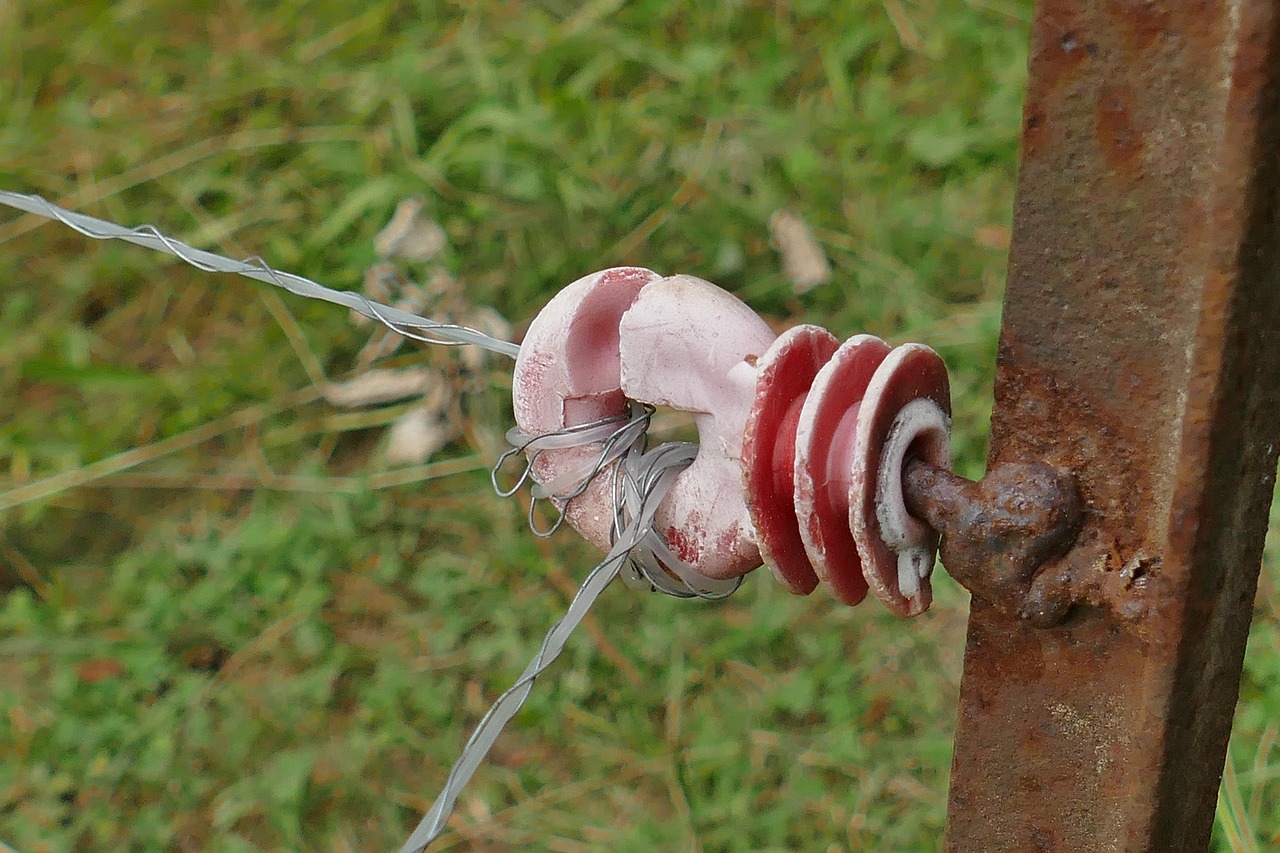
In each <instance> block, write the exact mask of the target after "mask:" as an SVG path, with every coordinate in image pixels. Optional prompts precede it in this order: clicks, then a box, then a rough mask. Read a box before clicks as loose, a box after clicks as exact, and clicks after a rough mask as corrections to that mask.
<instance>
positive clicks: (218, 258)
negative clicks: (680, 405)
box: [0, 190, 742, 853]
mask: <svg viewBox="0 0 1280 853" xmlns="http://www.w3.org/2000/svg"><path fill="white" fill-rule="evenodd" d="M0 204H4V205H7V206H9V207H13V208H16V209H18V210H23V211H26V212H28V213H33V214H36V215H37V216H44V217H46V218H48V219H53V220H56V221H58V222H61V223H63V224H64V225H66V226H68V227H70V228H72V229H74V230H75V231H78V232H79V233H81V234H83V235H85V236H86V237H91V238H93V239H95V240H123V241H126V242H129V243H133V244H136V245H139V246H143V247H146V248H148V249H152V250H155V251H158V252H164V253H165V254H169V255H172V256H174V257H176V258H178V259H179V260H182V261H184V262H186V263H188V264H190V265H191V266H193V267H195V268H197V269H200V270H203V271H205V272H217V273H234V274H236V275H242V276H245V277H247V278H251V279H255V280H257V281H261V282H265V283H267V284H272V285H275V286H276V287H280V288H283V289H285V290H287V291H289V292H290V293H294V294H297V295H299V296H305V297H307V298H310V299H320V300H324V301H326V302H331V303H334V304H336V305H341V306H343V307H345V308H349V309H351V310H353V311H356V312H359V313H360V314H363V315H364V316H366V317H370V318H371V319H374V320H377V321H378V322H380V323H382V324H383V325H385V326H386V327H387V328H388V329H390V330H391V331H393V332H396V333H397V334H400V335H404V336H405V337H409V338H413V339H415V340H419V341H422V342H424V343H429V344H435V345H440V346H461V345H464V344H472V345H475V346H479V347H482V348H484V349H487V350H489V351H491V352H496V353H501V354H503V355H507V356H510V357H512V358H515V357H516V356H518V355H519V352H520V348H519V346H517V345H516V344H514V343H511V342H509V341H503V340H499V339H497V338H494V337H491V336H490V335H487V334H485V333H484V332H481V331H479V330H477V329H472V328H469V327H467V326H462V325H458V324H454V323H439V322H436V321H434V320H429V319H427V318H425V317H419V316H417V315H415V314H411V313H409V312H407V311H403V310H401V309H398V308H393V307H391V306H388V305H382V304H380V303H378V302H374V301H372V300H370V299H369V298H367V297H366V296H364V295H362V294H359V293H355V292H353V291H345V290H343V291H340V290H333V289H330V288H328V287H325V286H324V285H321V284H318V283H317V282H314V281H312V280H311V279H308V278H303V277H302V276H298V275H294V274H293V273H288V272H283V271H281V270H277V269H273V268H272V267H271V266H269V265H268V264H267V263H266V262H265V261H263V260H262V259H261V258H258V257H252V258H247V259H245V260H242V261H236V260H233V259H231V258H227V257H224V256H222V255H218V254H215V253H213V252H209V251H205V250H203V249H196V248H193V247H192V246H189V245H187V244H186V243H183V242H181V241H179V240H175V239H173V238H172V237H168V236H166V235H165V234H163V233H161V232H160V231H159V230H158V229H157V228H156V227H155V226H152V225H140V226H137V227H134V228H125V227H123V226H120V225H116V224H114V223H111V222H107V221H106V220H102V219H98V218H96V217H92V216H87V215H85V214H82V213H76V212H75V211H71V210H67V209H65V208H62V207H59V206H58V205H56V204H53V203H52V202H50V201H47V200H46V199H44V198H42V197H40V196H38V195H24V194H22V193H15V192H9V191H7V190H0ZM652 415H653V409H652V407H650V406H646V405H643V404H640V403H633V404H632V405H631V407H630V408H629V410H628V411H627V412H626V413H624V414H621V415H618V416H615V417H612V418H604V419H602V420H599V421H593V422H591V423H588V424H582V425H580V426H573V427H567V428H565V429H562V430H558V431H556V432H552V433H547V434H544V435H536V436H530V435H525V434H523V433H521V432H520V431H519V430H518V429H513V430H511V431H510V432H509V433H508V436H507V438H508V441H509V442H510V443H511V444H512V448H511V450H509V451H507V452H506V453H504V454H503V455H502V456H501V457H500V458H499V459H498V461H497V463H496V464H495V465H494V467H493V469H492V470H491V472H490V477H491V480H492V482H493V487H494V489H495V490H496V491H497V492H498V494H500V495H502V496H504V497H507V496H510V495H513V494H515V492H516V491H518V490H519V489H520V488H521V487H522V486H523V485H524V484H525V483H527V482H529V481H530V479H531V477H532V471H533V465H534V463H535V462H536V460H537V458H538V457H539V456H540V455H541V454H542V453H543V452H545V451H548V450H553V449H560V448H567V447H582V446H590V445H593V444H599V446H600V449H599V455H598V456H597V457H596V458H595V461H594V462H593V463H592V464H591V465H590V466H588V467H587V468H586V469H584V470H581V471H572V472H568V473H566V474H564V475H561V476H560V477H558V478H556V479H555V480H554V481H548V482H543V483H536V482H535V483H534V485H533V488H532V490H531V492H532V501H531V502H530V510H529V526H530V529H531V530H533V532H534V533H535V534H536V535H538V536H549V535H551V534H552V533H554V532H555V531H556V530H557V529H559V528H560V526H561V525H562V524H563V522H564V510H565V507H566V506H567V504H568V503H569V501H571V500H573V499H575V498H577V497H580V496H581V495H582V494H584V493H585V492H586V490H587V488H588V487H589V486H590V484H591V483H592V482H593V481H594V480H595V479H596V478H597V477H599V476H601V475H602V474H604V473H605V472H606V471H612V477H613V504H614V506H613V510H614V512H613V516H614V517H613V523H612V528H611V537H612V540H613V541H612V547H610V549H609V552H608V554H607V555H606V556H605V558H604V559H603V560H602V561H601V562H600V563H599V564H598V565H597V566H596V567H595V568H594V569H592V570H591V572H590V573H589V574H588V575H587V577H586V579H585V580H584V581H583V584H582V586H581V587H580V588H579V590H578V592H577V594H576V595H575V596H574V598H573V601H572V602H570V604H569V609H568V611H567V612H566V613H565V615H564V617H563V618H562V619H560V621H558V622H557V623H556V624H555V625H554V626H553V627H552V628H551V630H550V631H548V632H547V635H546V637H545V638H544V639H543V641H542V645H541V647H540V648H539V649H538V652H537V654H536V655H534V658H533V660H531V661H530V662H529V665H528V666H527V667H526V668H525V670H524V672H523V673H522V674H521V676H520V677H519V678H518V679H517V680H516V682H515V684H513V685H512V686H511V687H510V688H509V689H508V690H507V691H506V692H504V693H503V694H502V695H501V696H499V697H498V699H497V701H496V702H494V704H493V707H491V708H490V709H489V711H488V713H486V714H485V716H484V717H483V718H482V719H481V720H480V723H479V724H478V725H477V726H476V729H475V731H474V732H473V733H472V735H471V737H470V739H469V740H468V741H467V743H466V746H464V747H463V750H462V754H461V755H460V756H459V757H458V760H457V762H456V763H455V764H454V766H453V768H452V769H451V770H450V772H449V776H448V778H447V779H446V780H445V784H444V787H443V789H442V790H441V791H440V794H439V795H438V796H437V797H436V800H435V802H434V803H433V805H432V807H431V809H430V810H429V811H428V812H427V814H426V815H425V816H424V817H423V818H422V820H421V822H420V823H419V824H418V826H417V828H416V829H415V830H414V832H413V834H412V835H411V836H410V838H409V840H408V841H407V842H406V843H405V845H404V847H403V848H402V853H417V851H421V850H423V849H425V847H426V846H427V845H429V844H430V843H431V842H432V841H434V840H435V839H437V838H438V837H439V836H440V835H441V833H442V832H443V831H444V828H445V824H446V822H447V821H448V819H449V816H450V815H451V814H452V813H453V809H454V805H455V804H456V802H457V799H458V795H459V794H460V792H461V790H462V788H463V787H464V786H465V785H466V784H467V782H468V781H470V779H471V777H472V776H473V775H474V774H475V772H476V770H477V769H478V768H479V766H480V763H481V762H482V761H483V760H484V758H485V756H486V755H488V753H489V750H490V749H491V748H492V746H493V744H494V742H495V741H496V740H497V738H498V736H499V735H500V734H501V732H502V730H503V728H504V727H505V726H506V724H507V723H508V722H510V720H511V719H512V718H513V717H514V716H515V715H516V714H517V713H518V712H519V710H520V708H521V707H522V706H523V705H524V702H525V700H526V699H527V698H528V696H529V692H530V690H531V689H532V687H533V682H534V680H535V679H536V678H537V677H538V676H539V675H541V674H542V673H543V672H545V671H546V670H547V668H548V667H549V666H551V664H552V663H554V662H555V660H556V658H558V657H559V656H560V653H561V652H562V651H563V650H564V647H565V644H566V643H567V642H568V640H569V637H570V635H572V633H573V631H574V629H576V628H577V627H578V625H579V624H580V623H581V622H582V620H583V618H584V617H585V616H586V614H587V612H588V610H589V609H590V608H591V606H592V604H594V603H595V601H596V599H598V598H599V597H600V595H601V593H603V592H604V590H605V588H606V587H608V585H609V584H610V583H611V582H612V581H613V580H614V578H617V577H619V576H620V575H621V576H622V577H623V579H624V581H626V582H627V583H628V585H630V586H636V587H640V588H647V589H649V590H653V591H657V592H662V593H665V594H667V595H672V596H676V597H679V598H704V599H710V600H718V599H721V598H725V597H726V596H728V595H731V594H732V593H733V592H734V591H735V590H737V589H738V587H739V586H741V584H742V579H741V578H737V579H734V580H731V581H718V580H713V579H710V578H706V577H703V576H702V575H699V574H698V573H697V572H696V571H695V570H694V569H693V568H692V567H691V566H689V565H687V564H686V563H685V562H684V561H683V560H681V559H679V558H678V557H677V556H676V555H675V554H674V553H673V552H672V551H671V549H670V548H669V547H668V546H667V544H666V542H665V541H664V540H663V539H662V537H661V536H660V535H659V534H658V532H657V531H656V529H655V528H654V526H653V519H654V515H655V513H656V512H657V510H658V507H659V506H660V505H661V503H662V501H663V499H664V498H665V497H666V495H667V493H668V492H670V490H671V488H672V486H674V484H675V481H676V479H677V478H678V477H679V475H680V472H681V471H683V470H684V469H685V468H687V467H688V466H689V464H690V463H692V461H693V459H694V457H695V456H696V455H697V445H695V444H688V443H685V442H672V443H667V444H663V445H660V446H659V447H657V448H654V449H653V450H646V435H647V431H648V427H649V422H650V419H651V417H652ZM521 453H524V454H525V455H526V457H527V463H526V465H525V467H524V470H523V471H522V473H521V474H520V476H519V478H518V479H517V480H516V483H515V485H514V486H511V487H509V488H503V487H502V486H500V485H499V483H498V475H499V471H500V470H501V468H502V467H503V465H504V463H506V462H507V461H508V460H510V459H511V458H513V457H514V456H517V455H519V454H521ZM542 499H550V500H551V501H552V502H553V504H555V505H556V507H557V510H558V515H557V519H556V521H555V523H554V524H553V525H552V527H551V528H550V529H542V528H539V527H538V526H537V524H536V523H535V522H534V507H535V506H536V504H537V502H538V501H539V500H542ZM0 847H3V845H2V844H0Z"/></svg>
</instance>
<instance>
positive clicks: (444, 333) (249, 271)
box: [0, 190, 520, 358]
mask: <svg viewBox="0 0 1280 853" xmlns="http://www.w3.org/2000/svg"><path fill="white" fill-rule="evenodd" d="M0 204H4V205H7V206H9V207H13V208H17V209H18V210H24V211H26V212H27V213H34V214H35V215H37V216H43V217H45V218H47V219H52V220H56V221H57V222H61V223H62V224H63V225H66V226H67V227H69V228H72V229H74V230H75V231H78V232H80V233H81V234H83V235H85V236H86V237H92V238H93V239H94V240H124V241H125V242H127V243H133V244H135V245H138V246H144V247H146V248H148V249H152V250H154V251H157V252H163V253H165V254H167V255H173V256H174V257H175V258H178V259H179V260H181V261H185V262H186V263H188V264H190V265H191V266H193V267H195V268H196V269H198V270H203V271H204V272H216V273H234V274H236V275H242V276H245V277H246V278H252V279H254V280H256V281H262V282H266V283H267V284H273V285H275V286H276V287H280V288H283V289H285V290H287V291H289V292H290V293H293V294H296V295H298V296H305V297H307V298H309V299H320V300H323V301H325V302H332V303H333V304H335V305H341V306H343V307H345V308H350V309H351V310H352V311H356V312H358V313H360V314H363V315H364V316H366V317H369V318H371V319H374V320H377V321H378V322H379V323H382V324H383V325H384V326H386V327H387V328H388V329H390V330H391V331H393V332H396V333H397V334H401V335H404V336H405V337H407V338H413V339H414V340H417V341H422V342H423V343H428V344H436V345H438V346H461V345H463V344H473V345H475V346H478V347H481V348H483V349H487V350H489V351H490V352H496V353H501V354H502V355H506V356H510V357H511V358H515V357H516V356H517V355H519V354H520V347H519V346H517V345H516V344H513V343H511V342H510V341H503V340H499V339H497V338H494V337H491V336H490V335H486V334H485V333H484V332H481V331H480V330H478V329H472V328H470V327H468V326H462V325H458V324H457V323H440V322H437V321H435V320H429V319H427V318H426V317H419V316H418V315H416V314H411V313H409V312H408V311H403V310H401V309H399V308H393V307H391V306H390V305H383V304H381V303H378V302H374V301H373V300H371V299H369V298H368V297H366V296H364V295H363V294H360V293H356V292H354V291H351V290H333V289H331V288H328V287H325V286H324V285H322V284H319V283H317V282H314V281H312V280H311V279H309V278H303V277H302V276H300V275H294V274H293V273H289V272H284V271H282V270H277V269H273V268H272V267H271V266H270V265H268V264H267V263H266V261H264V260H262V258H259V257H252V258H246V259H244V260H242V261H237V260H233V259H231V258H228V257H224V256H223V255H219V254H215V253H214V252H208V251H205V250H204V249H196V248H194V247H192V246H188V245H187V244H186V243H183V242H182V241H181V240H175V239H174V238H172V237H168V236H166V235H165V234H162V233H161V232H160V230H159V229H157V228H156V227H155V226H154V225H139V226H137V227H134V228H125V227H124V226H122V225H116V224H115V223H112V222H107V221H106V220H105V219H98V218H97V217H94V216H86V215H85V214H83V213H76V212H75V211H73V210H67V209H66V208H62V207H59V206H58V205H56V204H54V203H53V202H51V201H48V200H47V199H44V198H42V197H41V196H38V195H24V194H22V193H15V192H10V191H8V190H0Z"/></svg>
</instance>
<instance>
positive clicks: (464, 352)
mask: <svg viewBox="0 0 1280 853" xmlns="http://www.w3.org/2000/svg"><path fill="white" fill-rule="evenodd" d="M463 322H464V323H465V324H466V325H468V326H470V327H471V328H473V329H475V330H476V331H478V332H484V333H485V334H486V335H489V336H490V337H493V338H497V339H499V340H502V341H509V340H511V332H512V329H511V321H510V320H508V319H507V318H506V317H503V316H502V315H501V314H499V313H498V312H497V311H496V310H495V309H493V308H490V307H489V306H488V305H478V306H476V307H474V308H472V309H471V311H470V312H469V313H468V314H467V316H466V317H465V318H464V320H463ZM459 355H460V356H461V358H462V366H463V368H464V369H465V370H466V371H467V372H468V373H470V374H472V375H473V376H474V375H478V374H479V373H480V372H481V371H483V370H484V366H485V362H486V361H487V360H488V357H489V353H487V352H485V351H484V350H482V349H481V348H480V347H462V349H461V352H460V353H459Z"/></svg>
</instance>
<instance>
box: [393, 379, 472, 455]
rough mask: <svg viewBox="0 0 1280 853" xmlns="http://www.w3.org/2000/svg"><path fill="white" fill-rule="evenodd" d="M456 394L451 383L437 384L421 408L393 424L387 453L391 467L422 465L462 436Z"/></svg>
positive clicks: (414, 409) (423, 401) (405, 414)
mask: <svg viewBox="0 0 1280 853" xmlns="http://www.w3.org/2000/svg"><path fill="white" fill-rule="evenodd" d="M454 393H455V392H454V389H453V388H451V387H449V386H448V385H447V384H445V383H443V382H437V383H435V384H433V385H432V387H431V388H430V389H428V392H427V394H426V396H425V397H423V400H422V403H421V404H420V405H417V406H414V407H413V408H412V409H410V410H409V411H407V412H405V413H404V414H403V415H401V416H400V417H399V418H397V419H396V421H395V422H394V423H393V424H391V428H390V429H388V430H387V445H386V451H385V453H384V458H385V460H386V463H387V464H388V465H421V464H422V463H424V462H427V461H428V460H430V459H431V457H432V456H433V455H435V453H436V452H437V451H438V450H440V449H441V448H443V447H444V446H445V445H447V444H448V443H449V442H451V441H454V440H456V439H458V438H461V437H462V435H463V432H464V430H463V425H462V418H461V417H460V412H459V409H458V407H457V406H456V405H455V404H454V403H455V401H454V399H453V394H454Z"/></svg>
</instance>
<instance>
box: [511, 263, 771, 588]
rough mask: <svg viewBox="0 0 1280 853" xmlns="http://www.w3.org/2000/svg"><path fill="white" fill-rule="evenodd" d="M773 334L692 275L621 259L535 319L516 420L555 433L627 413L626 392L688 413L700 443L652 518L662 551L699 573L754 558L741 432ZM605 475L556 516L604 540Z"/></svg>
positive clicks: (590, 451) (585, 453)
mask: <svg viewBox="0 0 1280 853" xmlns="http://www.w3.org/2000/svg"><path fill="white" fill-rule="evenodd" d="M774 337H775V336H774V334H773V331H772V330H771V329H770V328H769V327H768V325H767V324H766V323H765V322H764V321H763V320H761V319H760V318H759V317H758V316H757V315H756V314H755V312H754V311H752V310H751V309H750V308H749V307H747V306H746V305H745V304H744V303H743V302H742V301H741V300H739V299H738V298H737V297H735V296H733V295H732V294H730V293H727V292H726V291H724V290H721V289H720V288H718V287H716V286H715V285H713V284H711V283H710V282H707V281H703V280H702V279H699V278H694V277H693V276H685V275H677V276H671V277H669V278H663V277H661V276H659V275H657V274H656V273H654V272H651V271H649V270H644V269H639V268H634V267H624V268H619V269H613V270H605V271H603V272H599V273H594V274H592V275H589V276H586V277H585V278H582V279H579V280H578V281H576V282H574V283H573V284H571V285H569V286H568V287H567V288H565V289H564V290H562V291H561V292H560V293H559V294H558V295H557V296H556V297H555V298H554V299H553V300H552V301H551V302H550V303H548V304H547V306H546V308H544V309H543V310H542V312H541V313H539V315H538V316H537V318H535V320H534V322H533V324H532V325H531V326H530V327H529V333H528V334H527V335H526V336H525V340H524V342H523V343H522V344H521V347H520V356H519V358H518V359H517V361H516V369H515V378H514V382H513V394H512V396H513V401H514V406H515V414H516V423H517V424H518V425H519V427H520V429H521V431H523V432H525V433H526V434H531V435H533V434H541V433H547V432H554V431H556V430H559V429H562V428H563V427H565V426H571V425H575V424H581V423H586V422H588V421H591V420H595V419H598V418H601V417H606V416H609V415H616V414H621V413H623V412H625V411H626V406H627V401H628V400H637V401H640V402H643V403H650V404H653V405H657V406H667V407H669V408H673V409H678V410H681V411H686V412H692V413H693V415H694V421H695V423H696V424H697V427H698V439H699V450H698V456H697V458H696V459H695V460H694V462H693V463H692V464H691V465H690V466H689V468H688V469H686V470H685V471H684V472H683V473H682V474H681V475H680V477H679V479H678V480H677V481H676V484H675V486H674V487H673V489H672V491H671V493H670V494H669V495H668V496H667V498H666V500H664V501H663V503H662V505H661V507H660V508H659V510H658V514H657V517H656V519H655V525H656V527H657V530H658V532H659V533H660V534H661V535H662V536H663V538H665V539H666V540H667V543H668V545H669V546H670V547H671V549H672V551H673V552H675V554H676V555H677V556H678V557H680V558H681V559H682V560H684V561H685V562H686V563H688V564H689V565H690V566H692V567H693V568H694V570H696V571H697V572H699V573H700V574H702V575H704V576H706V577H709V578H732V577H738V576H740V575H744V574H746V573H748V572H750V571H751V570H752V569H755V568H756V567H758V566H759V565H760V552H759V549H758V548H757V546H756V542H755V530H754V528H753V527H752V524H751V519H750V516H749V514H748V512H747V509H746V503H745V501H744V499H743V495H742V481H741V456H742V436H743V432H744V430H745V426H746V419H747V413H748V411H749V410H750V407H751V403H752V400H753V396H754V392H755V383H756V370H755V361H756V359H757V358H758V357H759V356H760V355H761V354H762V353H763V352H764V351H765V350H766V349H767V348H768V347H769V344H771V343H772V342H773V340H774ZM599 454H600V445H599V444H595V445H589V446H586V447H578V448H569V449H565V450H555V451H546V452H543V453H542V454H541V455H539V456H538V458H537V461H536V463H535V466H534V471H533V475H534V477H535V479H537V480H538V481H539V482H546V481H548V480H551V479H553V478H556V477H560V476H563V475H564V474H566V473H572V472H575V471H579V470H581V471H582V472H583V473H584V474H585V473H586V472H587V471H589V470H590V468H591V465H592V463H593V462H594V460H595V459H597V458H598V457H599ZM612 483H613V479H612V477H610V476H608V475H607V472H606V474H605V475H604V476H600V477H598V478H596V480H595V481H594V482H593V483H592V485H591V486H590V487H589V488H588V489H587V491H586V492H585V493H583V494H582V495H580V496H579V497H577V498H574V499H573V500H571V501H569V502H568V506H567V507H566V508H565V516H566V519H567V520H568V521H569V523H570V524H572V525H573V527H574V528H575V529H576V530H578V532H579V533H581V534H582V535H583V537H584V538H586V539H587V540H588V541H590V542H592V543H594V544H595V545H597V546H599V547H601V548H606V547H608V544H609V528H610V523H611V521H612V518H613V500H612Z"/></svg>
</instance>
